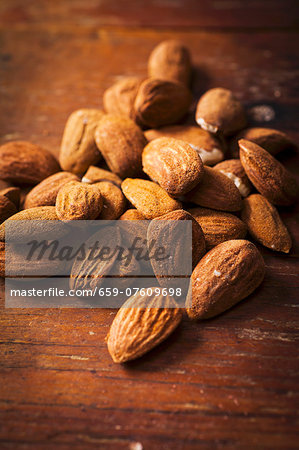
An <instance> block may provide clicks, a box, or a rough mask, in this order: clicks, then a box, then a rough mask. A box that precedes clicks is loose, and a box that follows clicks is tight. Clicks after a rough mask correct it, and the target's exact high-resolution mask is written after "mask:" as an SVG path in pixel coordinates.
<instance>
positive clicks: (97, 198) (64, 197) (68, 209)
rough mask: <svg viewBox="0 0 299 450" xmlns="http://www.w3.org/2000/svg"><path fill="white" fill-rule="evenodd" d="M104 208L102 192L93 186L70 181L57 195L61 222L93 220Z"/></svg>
mask: <svg viewBox="0 0 299 450" xmlns="http://www.w3.org/2000/svg"><path fill="white" fill-rule="evenodd" d="M102 206H103V199H102V196H101V192H100V190H99V189H98V188H97V187H95V186H94V185H93V184H87V183H80V182H78V181H69V182H68V183H66V184H65V185H64V186H62V188H61V189H60V191H59V192H58V194H57V198H56V213H57V216H58V218H59V219H60V220H63V221H68V220H93V219H96V218H97V217H98V216H99V214H100V212H101V210H102Z"/></svg>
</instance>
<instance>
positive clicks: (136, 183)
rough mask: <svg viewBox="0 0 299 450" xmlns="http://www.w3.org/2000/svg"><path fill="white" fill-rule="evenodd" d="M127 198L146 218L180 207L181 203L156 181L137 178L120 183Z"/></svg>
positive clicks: (152, 217)
mask: <svg viewBox="0 0 299 450" xmlns="http://www.w3.org/2000/svg"><path fill="white" fill-rule="evenodd" d="M121 188H122V191H123V193H124V195H125V196H126V197H127V199H128V200H129V201H130V202H131V203H132V205H133V206H135V208H137V209H138V210H139V211H140V212H141V213H142V214H143V215H144V216H145V217H146V219H154V218H155V217H159V216H162V215H163V214H166V213H168V212H170V211H175V210H176V209H181V206H182V205H181V203H180V202H179V201H177V200H174V199H173V198H171V197H170V196H169V195H168V194H167V192H166V191H165V190H164V189H163V188H161V186H159V185H158V184H156V183H153V182H152V181H148V180H141V179H139V178H136V179H132V178H127V179H126V180H124V181H123V183H122V185H121Z"/></svg>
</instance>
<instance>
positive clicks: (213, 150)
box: [144, 125, 224, 166]
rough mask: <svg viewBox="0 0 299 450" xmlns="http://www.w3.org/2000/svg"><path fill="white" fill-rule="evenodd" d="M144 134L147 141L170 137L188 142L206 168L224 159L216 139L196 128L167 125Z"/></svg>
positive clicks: (220, 146)
mask: <svg viewBox="0 0 299 450" xmlns="http://www.w3.org/2000/svg"><path fill="white" fill-rule="evenodd" d="M144 134H145V137H146V139H147V140H148V141H152V140H154V139H157V138H160V137H172V138H175V139H181V140H182V141H186V142H188V144H189V145H190V146H191V147H192V148H194V150H196V151H197V152H198V154H199V156H200V158H201V160H202V162H203V164H206V165H207V166H212V165H214V164H217V163H218V162H219V161H222V160H223V158H224V151H223V148H222V145H221V144H220V141H219V140H218V139H217V137H216V136H214V135H213V134H211V133H209V132H208V131H205V130H203V129H202V128H200V127H197V126H192V125H169V126H167V127H161V128H158V129H151V130H147V131H145V132H144Z"/></svg>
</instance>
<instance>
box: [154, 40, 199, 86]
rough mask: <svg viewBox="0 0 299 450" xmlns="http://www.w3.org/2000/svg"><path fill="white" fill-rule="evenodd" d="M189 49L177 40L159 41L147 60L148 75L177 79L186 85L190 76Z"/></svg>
mask: <svg viewBox="0 0 299 450" xmlns="http://www.w3.org/2000/svg"><path fill="white" fill-rule="evenodd" d="M191 70H192V69H191V57H190V53H189V50H188V49H187V48H186V47H185V46H184V45H183V44H182V43H181V42H179V41H176V40H169V41H163V42H160V44H158V45H157V46H156V47H155V48H154V49H153V51H152V53H151V54H150V57H149V61H148V75H149V77H152V78H159V79H161V80H170V81H178V82H181V83H184V84H186V85H188V84H189V83H190V78H191Z"/></svg>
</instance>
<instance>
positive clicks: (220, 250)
mask: <svg viewBox="0 0 299 450" xmlns="http://www.w3.org/2000/svg"><path fill="white" fill-rule="evenodd" d="M264 275H265V264H264V261H263V258H262V256H261V254H260V253H259V251H258V250H257V248H256V247H255V245H254V244H252V243H251V242H249V241H245V240H232V241H227V242H223V243H222V244H219V245H217V246H216V247H214V248H213V249H212V250H210V251H209V252H208V253H207V254H206V255H205V256H204V257H203V258H202V259H201V260H200V261H199V263H198V264H197V266H196V267H195V269H194V271H193V273H192V276H191V288H190V291H189V293H188V298H187V301H186V307H187V313H188V316H189V317H190V318H191V319H210V318H211V317H215V316H217V315H218V314H221V313H223V312H224V311H226V310H227V309H229V308H231V307H232V306H234V305H235V304H236V303H238V302H240V301H241V300H243V299H244V298H246V297H248V295H250V294H251V293H252V292H253V291H254V290H255V289H256V288H257V287H258V286H259V285H260V284H261V282H262V281H263V278H264Z"/></svg>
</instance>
